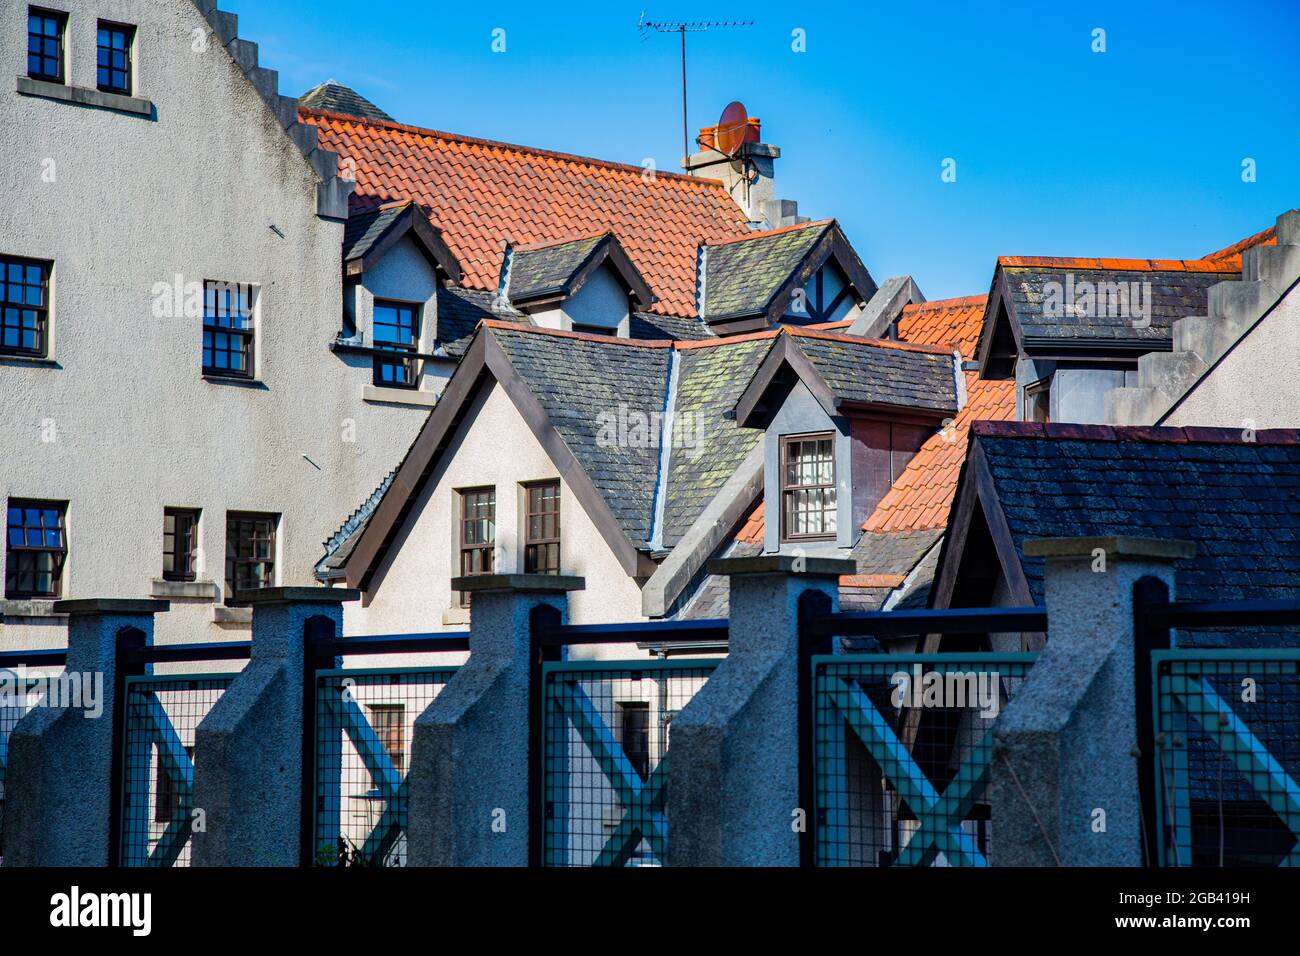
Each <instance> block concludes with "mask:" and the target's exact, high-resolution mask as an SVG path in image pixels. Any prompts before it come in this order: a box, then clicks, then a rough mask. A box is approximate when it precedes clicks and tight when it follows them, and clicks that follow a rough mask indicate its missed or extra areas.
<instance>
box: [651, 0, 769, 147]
mask: <svg viewBox="0 0 1300 956" xmlns="http://www.w3.org/2000/svg"><path fill="white" fill-rule="evenodd" d="M753 25H754V21H753V20H695V21H691V22H678V23H662V22H659V21H655V20H647V19H646V18H645V14H644V13H642V14H641V22H640V23H638V24H637V29H638V30H640V31H641V40H642V42H645V40H646V39H647V38H648V37H649V36H650V34H651V33H676V34H677V35H678V36H680V37H681V40H682V162H683V163H685V162H686V161H687V160H688V159H690V158H691V134H690V127H689V126H687V123H686V34H688V33H704V32H705V31H707V30H721V29H727V28H731V27H752V26H753ZM687 172H690V168H689V167H687Z"/></svg>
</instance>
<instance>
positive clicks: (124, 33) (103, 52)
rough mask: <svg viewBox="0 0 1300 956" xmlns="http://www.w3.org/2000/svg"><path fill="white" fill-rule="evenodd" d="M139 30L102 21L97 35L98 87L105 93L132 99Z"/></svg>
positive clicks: (122, 24) (96, 81)
mask: <svg viewBox="0 0 1300 956" xmlns="http://www.w3.org/2000/svg"><path fill="white" fill-rule="evenodd" d="M134 39H135V27H133V26H130V25H128V24H125V23H108V22H107V21H104V20H100V21H99V28H98V30H97V32H96V40H95V42H96V60H97V63H96V72H95V83H96V85H97V86H98V87H99V89H100V90H101V91H102V92H104V93H121V94H123V95H124V96H130V95H131V46H132V41H133V40H134Z"/></svg>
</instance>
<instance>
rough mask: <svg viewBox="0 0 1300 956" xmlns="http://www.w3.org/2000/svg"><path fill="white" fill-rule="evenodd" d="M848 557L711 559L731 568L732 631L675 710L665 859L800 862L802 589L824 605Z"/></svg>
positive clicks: (713, 567) (846, 569)
mask: <svg viewBox="0 0 1300 956" xmlns="http://www.w3.org/2000/svg"><path fill="white" fill-rule="evenodd" d="M854 567H855V566H854V563H853V561H851V560H849V559H847V558H805V557H796V556H793V555H779V554H773V555H763V556H760V557H753V558H724V559H721V560H715V561H711V562H710V563H709V570H710V571H711V572H712V573H714V574H726V575H728V576H729V577H730V579H731V585H730V586H731V598H730V605H731V621H730V634H729V637H728V648H727V657H726V659H725V660H723V661H722V663H720V664H719V665H718V667H717V669H716V670H715V671H714V672H713V675H712V676H711V677H710V678H709V681H708V683H706V684H705V685H704V687H703V688H702V689H701V690H700V692H699V693H697V694H696V695H695V696H694V697H693V698H692V699H691V702H690V703H689V704H687V705H686V707H684V708H683V709H682V711H681V713H679V714H678V715H677V716H676V717H674V718H673V724H672V743H671V745H670V748H669V757H668V761H669V763H668V833H669V835H668V862H669V865H670V866H797V865H798V864H799V860H800V854H799V843H800V836H799V833H798V832H796V830H795V828H794V827H793V826H792V824H793V823H794V822H795V820H796V817H795V815H794V814H795V811H796V810H803V811H804V814H805V817H804V822H805V826H807V824H808V822H809V821H808V820H807V815H808V814H811V813H812V808H811V807H803V806H801V805H800V804H801V799H800V793H799V744H800V725H799V692H800V669H801V668H802V667H803V664H804V663H805V662H806V655H803V654H801V653H800V640H799V606H800V599H801V597H803V595H804V594H805V593H806V592H808V591H815V592H818V593H819V594H820V595H822V598H821V603H822V605H823V606H824V608H825V609H826V610H834V609H835V608H836V607H838V602H839V577H840V575H843V574H852V573H853V572H854ZM805 649H806V648H805ZM805 669H806V668H805ZM810 676H811V675H809V677H810ZM805 685H810V681H805Z"/></svg>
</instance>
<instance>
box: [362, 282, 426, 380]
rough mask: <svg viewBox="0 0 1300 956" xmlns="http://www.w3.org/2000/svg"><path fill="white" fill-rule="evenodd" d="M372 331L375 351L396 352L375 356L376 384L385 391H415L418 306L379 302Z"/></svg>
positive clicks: (418, 321) (418, 328) (418, 342)
mask: <svg viewBox="0 0 1300 956" xmlns="http://www.w3.org/2000/svg"><path fill="white" fill-rule="evenodd" d="M373 332H374V335H373V337H374V343H375V348H376V349H379V350H381V351H383V352H393V353H396V354H395V355H392V356H389V355H376V356H375V384H376V385H379V386H383V387H385V388H415V386H416V384H417V379H416V372H417V369H416V364H415V363H416V361H417V360H416V358H415V353H417V352H418V351H419V350H420V349H419V346H420V310H419V307H418V306H414V305H405V304H403V303H401V302H381V301H378V300H376V301H375V318H374V322H373ZM402 353H409V354H405V355H404V354H402Z"/></svg>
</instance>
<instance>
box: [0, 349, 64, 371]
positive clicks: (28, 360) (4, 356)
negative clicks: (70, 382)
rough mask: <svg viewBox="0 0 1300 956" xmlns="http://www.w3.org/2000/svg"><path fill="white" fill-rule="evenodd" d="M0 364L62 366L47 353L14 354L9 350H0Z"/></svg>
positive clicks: (32, 366) (42, 366) (39, 366)
mask: <svg viewBox="0 0 1300 956" xmlns="http://www.w3.org/2000/svg"><path fill="white" fill-rule="evenodd" d="M0 365H26V366H28V367H29V368H62V367H63V366H62V365H60V364H59V363H58V362H56V361H55V360H54V359H53V358H51V357H50V356H48V355H15V354H13V353H11V352H0Z"/></svg>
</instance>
